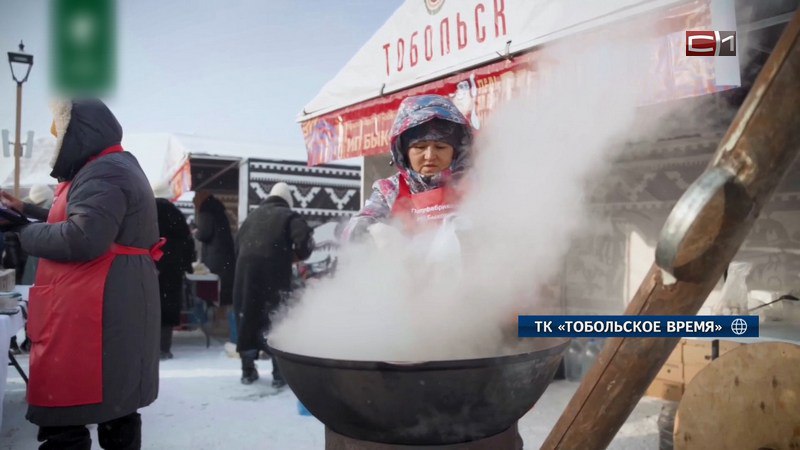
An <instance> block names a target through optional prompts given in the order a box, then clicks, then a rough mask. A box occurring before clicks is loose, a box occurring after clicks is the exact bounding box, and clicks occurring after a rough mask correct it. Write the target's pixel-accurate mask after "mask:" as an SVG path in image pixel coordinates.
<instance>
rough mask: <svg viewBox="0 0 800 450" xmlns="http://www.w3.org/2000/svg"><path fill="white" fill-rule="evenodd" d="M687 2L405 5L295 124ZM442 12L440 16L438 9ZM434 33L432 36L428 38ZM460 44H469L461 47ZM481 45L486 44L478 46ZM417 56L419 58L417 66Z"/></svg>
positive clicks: (417, 1) (414, 0)
mask: <svg viewBox="0 0 800 450" xmlns="http://www.w3.org/2000/svg"><path fill="white" fill-rule="evenodd" d="M685 2H686V0H604V1H595V0H559V1H557V2H556V1H550V0H493V1H487V0H459V1H452V0H451V1H445V0H436V1H434V0H427V1H421V0H406V1H405V3H403V4H402V5H401V6H400V7H399V8H398V9H397V10H396V11H395V12H394V14H392V16H391V17H389V19H388V20H387V21H386V23H384V24H383V26H381V28H380V29H379V30H378V31H377V32H376V33H375V34H374V35H373V36H372V37H371V38H370V39H369V41H367V42H366V43H365V44H364V46H363V47H361V49H360V50H359V51H358V52H357V53H356V54H355V55H354V56H353V57H352V58H351V59H350V61H348V62H347V64H346V65H345V66H344V67H343V68H342V69H341V70H340V71H339V73H338V74H337V75H336V76H335V77H334V78H333V79H331V80H330V81H329V82H328V83H326V84H325V86H323V88H322V89H321V90H320V92H319V93H318V94H317V95H316V97H314V98H313V99H312V100H311V101H310V102H309V103H308V104H307V105H306V106H305V107H304V108H303V110H302V111H301V112H300V114H299V115H298V120H299V121H305V120H308V119H311V118H314V117H317V116H320V115H322V114H325V113H328V112H331V111H335V110H338V109H341V108H344V107H347V106H350V105H354V104H357V103H360V102H363V101H366V100H369V99H373V98H377V97H380V96H382V95H385V94H388V93H392V92H397V91H400V90H403V89H406V88H409V87H411V86H415V85H419V84H422V83H425V82H428V81H431V80H435V79H438V78H441V77H444V76H446V75H448V74H452V73H456V72H459V71H461V70H465V69H467V68H470V67H475V66H479V65H483V64H486V63H489V62H491V61H494V60H498V59H500V58H501V57H502V56H503V55H504V54H506V52H510V53H511V54H513V53H517V52H520V51H524V50H528V49H531V48H533V47H535V46H539V45H542V44H545V43H547V42H550V41H553V40H555V39H558V38H561V37H565V36H569V35H573V34H577V33H580V32H582V31H585V30H589V29H592V28H595V27H598V26H601V25H605V24H608V23H611V22H614V21H617V20H620V19H624V18H627V17H631V16H634V15H638V14H642V13H644V12H648V11H652V10H656V9H658V8H663V7H667V6H671V5H673V4H677V3H685ZM437 6H438V7H439V8H440V9H438V10H435V7H437ZM432 7H433V8H434V9H431V8H432ZM443 22H447V27H443ZM429 26H430V31H426V30H428V28H427V27H429ZM448 31H449V33H448ZM443 33H444V36H448V34H449V53H448V52H445V51H444V50H443V49H442V47H443V46H445V45H444V44H443V39H442V35H443ZM426 37H427V38H426ZM461 37H465V38H464V39H463V41H464V42H463V43H464V45H463V46H462V45H461V44H462V39H461ZM480 38H483V40H482V41H481V42H478V39H480ZM412 40H413V42H412ZM426 42H427V43H428V47H426ZM444 42H445V43H446V42H447V41H446V40H445V41H444ZM412 43H413V46H414V47H412ZM445 47H446V46H445ZM413 48H416V50H413ZM414 51H416V57H414V61H412V57H413V56H412V55H413V52H414ZM400 55H402V57H400ZM412 62H413V66H412Z"/></svg>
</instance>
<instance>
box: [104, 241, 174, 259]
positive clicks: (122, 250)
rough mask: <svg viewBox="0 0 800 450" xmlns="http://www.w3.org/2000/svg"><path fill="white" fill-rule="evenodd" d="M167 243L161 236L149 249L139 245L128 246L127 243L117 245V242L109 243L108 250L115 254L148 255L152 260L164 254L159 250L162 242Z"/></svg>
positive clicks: (162, 244) (162, 245)
mask: <svg viewBox="0 0 800 450" xmlns="http://www.w3.org/2000/svg"><path fill="white" fill-rule="evenodd" d="M166 243H167V239H166V238H163V237H162V238H161V239H159V240H158V242H156V244H155V245H154V246H152V247H151V248H149V249H146V248H139V247H128V246H127V245H119V244H117V243H114V244H111V248H110V249H109V251H110V252H111V253H113V254H115V255H150V257H151V258H153V261H159V260H161V257H162V256H164V251H163V250H161V248H162V247H164V244H166Z"/></svg>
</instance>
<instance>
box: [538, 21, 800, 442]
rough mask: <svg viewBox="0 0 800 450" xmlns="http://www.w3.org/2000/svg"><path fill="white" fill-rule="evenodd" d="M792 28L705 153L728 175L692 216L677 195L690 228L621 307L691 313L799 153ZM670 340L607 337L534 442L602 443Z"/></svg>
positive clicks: (797, 56) (797, 48)
mask: <svg viewBox="0 0 800 450" xmlns="http://www.w3.org/2000/svg"><path fill="white" fill-rule="evenodd" d="M798 36H800V11H798V12H796V13H795V15H794V18H793V19H792V21H791V22H790V23H789V24H788V25H787V27H786V29H785V31H784V33H783V35H782V36H781V38H780V40H779V41H778V43H777V44H776V46H775V49H774V50H773V52H772V54H771V55H770V57H769V59H768V60H767V62H766V64H765V65H764V67H763V69H762V70H761V73H760V74H759V76H758V78H757V79H756V81H755V83H754V84H753V87H752V88H751V89H750V92H749V94H748V96H747V98H746V99H745V101H744V103H743V104H742V106H741V108H739V113H738V114H737V116H736V117H735V118H734V120H733V123H732V124H731V127H730V128H729V129H728V132H727V134H726V135H725V137H724V138H723V139H722V142H721V143H720V146H719V148H718V149H717V152H716V154H715V156H714V158H713V159H712V161H711V164H710V167H709V169H712V168H713V169H716V170H724V171H726V173H731V174H732V175H733V177H734V178H733V179H732V180H731V182H730V183H726V184H725V186H724V188H723V189H720V191H719V192H718V193H717V194H715V195H714V196H713V198H712V199H711V200H710V201H709V202H708V203H706V204H705V207H704V208H703V210H702V211H700V212H699V214H696V216H695V217H685V215H684V216H683V217H682V216H681V214H680V213H681V212H682V211H688V210H691V209H690V208H686V206H687V203H691V200H693V199H692V198H687V195H684V197H683V198H681V200H680V201H679V202H678V204H677V205H676V207H675V209H673V213H672V214H671V215H670V219H668V225H669V223H670V220H672V219H674V220H677V221H681V220H683V221H684V222H686V221H688V223H691V226H690V227H688V228H686V229H685V230H684V232H685V236H682V238H681V239H680V240H679V241H677V242H678V243H677V244H676V245H675V247H676V250H675V251H674V252H671V253H670V254H671V256H674V258H670V261H672V262H673V263H672V264H670V267H664V268H663V269H666V270H667V272H669V273H667V272H665V271H664V270H662V268H660V267H659V266H657V265H655V264H654V265H653V266H652V267H651V268H650V271H649V272H648V274H647V276H646V277H645V280H644V281H643V282H642V284H641V286H640V287H639V290H638V291H637V292H636V294H635V295H634V297H633V300H632V301H631V303H630V304H629V305H628V308H627V309H626V310H625V314H628V315H693V314H697V311H698V310H699V309H700V307H701V306H702V305H703V303H704V302H705V299H706V297H707V296H708V294H709V293H710V292H711V290H712V289H713V287H714V285H715V284H716V283H717V281H718V280H719V278H720V277H721V276H722V273H723V272H724V270H725V268H726V267H727V265H728V264H729V263H730V261H731V259H732V258H733V256H734V255H735V254H736V252H737V251H738V249H739V247H740V246H741V244H742V241H743V240H744V238H745V236H746V235H747V233H748V232H749V231H750V229H751V228H752V225H753V223H754V222H755V219H756V218H757V217H758V214H759V212H760V210H761V208H762V206H763V205H764V204H765V203H766V202H767V201H768V200H769V198H770V196H771V195H772V192H773V191H774V189H775V187H776V186H777V185H778V183H779V182H780V180H781V179H782V178H783V176H784V175H785V174H786V172H787V171H788V169H789V167H790V166H791V163H792V161H794V160H795V158H796V157H797V155H798V153H800V83H798V80H800V43H798V41H799V40H800V38H798ZM710 172H711V171H707V172H706V174H709V173H710ZM702 178H703V177H701V179H702ZM698 181H700V180H698ZM695 184H697V182H696V183H695ZM690 190H692V188H690ZM687 193H688V191H687ZM681 207H684V209H681ZM667 229H668V227H666V226H665V231H667ZM664 236H665V234H663V233H662V240H661V241H660V242H659V247H661V246H662V244H663V243H664V240H665V239H664ZM673 244H675V243H674V242H673ZM672 274H674V276H675V278H672ZM677 342H678V339H677V338H670V339H666V338H665V339H636V338H612V339H607V340H606V344H605V346H604V347H603V350H602V351H601V352H600V355H599V356H598V358H597V362H596V363H595V365H594V366H593V367H592V369H591V370H590V371H589V373H588V374H587V375H586V377H585V378H584V380H583V382H582V383H581V385H580V387H579V388H578V390H577V392H576V393H575V395H574V396H573V397H572V400H571V401H570V403H569V404H568V405H567V408H566V409H565V410H564V412H563V413H562V415H561V417H560V418H559V420H558V422H557V423H556V425H555V427H554V428H553V429H552V430H551V432H550V435H549V436H548V437H547V439H546V440H545V442H544V444H543V445H542V449H580V450H591V449H604V448H606V447H607V446H608V444H609V443H610V442H611V440H612V439H613V438H614V436H615V435H616V434H617V431H619V428H620V427H621V426H622V424H623V423H625V420H626V419H627V418H628V415H630V413H631V411H632V410H633V408H634V407H635V406H636V404H637V403H639V400H640V399H641V397H642V395H643V394H644V392H645V390H646V389H647V387H648V386H649V385H650V383H651V382H652V381H653V378H655V376H656V373H658V370H659V369H660V368H661V366H662V365H663V364H664V362H665V361H666V359H667V358H668V357H669V354H670V353H671V352H672V350H673V349H674V347H675V345H676V344H677Z"/></svg>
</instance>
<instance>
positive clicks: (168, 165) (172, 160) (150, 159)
mask: <svg viewBox="0 0 800 450" xmlns="http://www.w3.org/2000/svg"><path fill="white" fill-rule="evenodd" d="M55 143H56V141H55V139H54V138H52V137H43V138H38V139H36V140H35V141H34V145H33V149H32V151H31V158H22V159H21V166H20V171H21V172H20V186H22V187H23V188H28V187H30V186H32V185H34V184H49V185H54V184H56V180H54V179H53V178H51V177H50V170H51V168H50V160H51V159H52V157H53V152H54V150H55ZM122 146H123V147H124V148H125V150H127V151H129V152H131V153H132V154H133V155H135V156H136V158H137V159H138V160H139V164H140V165H141V166H142V169H143V170H144V173H145V175H147V178H148V180H149V181H150V185H151V186H153V188H154V190H163V189H168V188H169V182H170V180H171V179H172V177H173V176H174V175H175V173H176V172H177V171H178V170H180V168H181V167H182V165H183V164H184V163H185V162H186V161H187V160H188V159H189V158H190V157H191V156H199V155H208V156H213V157H219V158H223V159H230V160H232V161H234V160H243V159H247V158H262V159H294V160H297V159H300V158H299V157H300V155H301V154H302V153H300V152H301V150H300V149H292V148H289V147H282V146H271V145H269V144H258V143H251V142H235V141H231V140H225V139H218V138H208V137H199V136H192V135H184V134H174V133H131V134H126V135H124V137H123V139H122ZM2 161H3V164H2V167H1V168H0V180H2V187H3V188H6V189H8V188H11V187H12V186H13V185H14V163H13V159H11V158H4V159H3V160H2Z"/></svg>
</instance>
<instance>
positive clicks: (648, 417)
mask: <svg viewBox="0 0 800 450" xmlns="http://www.w3.org/2000/svg"><path fill="white" fill-rule="evenodd" d="M172 351H173V353H174V354H175V359H172V360H169V361H164V362H162V364H161V387H160V394H159V398H158V400H157V401H156V402H155V403H154V404H153V405H151V406H150V407H148V408H145V409H143V410H141V411H140V412H141V413H142V421H143V438H142V440H143V448H145V449H197V450H206V449H208V450H211V449H245V448H246V449H276V450H305V449H315V450H318V449H323V448H324V429H323V426H322V424H321V423H320V422H319V421H318V420H317V419H315V418H314V417H310V416H301V415H299V414H298V411H297V400H296V398H295V397H294V395H293V394H292V392H291V391H289V390H288V389H287V390H285V391H282V392H280V393H278V394H277V395H271V394H272V389H271V387H270V386H269V383H270V376H269V373H270V371H271V362H269V361H260V362H259V363H258V364H259V372H260V373H261V376H262V378H261V379H260V380H259V381H258V382H256V383H255V384H253V385H250V386H243V385H242V384H240V383H239V375H240V372H239V360H237V359H231V358H229V357H228V356H227V355H226V354H225V352H224V350H223V346H222V344H220V343H218V342H213V341H212V345H211V348H208V349H206V348H205V340H204V338H203V337H202V335H201V334H199V333H198V332H176V333H175V342H174V344H173V350H172ZM18 359H19V361H20V363H21V364H23V365H25V366H27V362H28V359H27V356H24V355H23V356H21V357H18ZM9 369H10V370H9V379H8V386H7V391H6V396H5V403H4V408H3V426H2V430H0V450H6V449H25V450H27V449H35V448H36V447H37V442H36V427H34V426H33V425H32V424H30V423H29V422H27V421H26V420H25V384H24V383H23V381H22V379H21V378H19V375H18V374H17V373H16V371H14V370H13V369H11V368H9ZM577 386H578V385H577V383H571V382H566V381H557V382H554V383H553V384H552V385H551V386H550V387H549V388H548V389H547V391H546V392H545V394H544V395H543V396H542V398H541V399H540V400H539V403H537V405H536V406H535V407H534V408H533V410H532V411H531V412H529V413H528V414H527V415H525V417H523V418H522V420H521V421H520V433H521V434H522V437H523V439H524V440H525V448H526V449H537V448H539V446H540V445H541V442H542V441H543V440H544V439H545V437H546V436H547V433H548V432H549V431H550V428H551V427H552V426H553V425H554V424H555V422H556V420H557V419H558V416H559V415H560V414H561V411H562V410H563V409H564V407H565V406H566V404H567V402H568V401H569V399H570V397H571V396H572V394H573V393H574V392H575V389H577ZM660 409H661V402H659V401H657V400H653V399H643V400H642V402H641V403H640V404H639V405H638V406H637V407H636V409H635V410H634V411H633V414H631V416H630V418H629V419H628V421H627V423H626V424H625V425H624V426H623V427H622V429H621V430H620V432H619V433H618V434H617V437H616V439H615V440H614V442H613V443H612V444H611V446H610V447H609V448H610V449H655V448H658V444H657V435H658V432H657V426H656V421H657V419H658V414H659V411H660ZM92 435H93V440H95V441H96V433H95V432H94V431H92ZM92 448H93V449H95V448H97V449H99V448H100V447H99V446H97V443H96V442H95V443H94V446H93V447H92Z"/></svg>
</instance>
